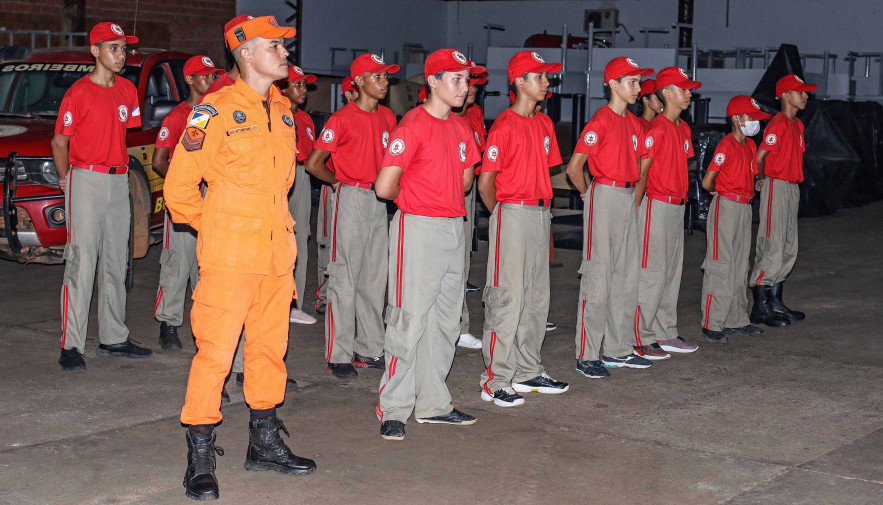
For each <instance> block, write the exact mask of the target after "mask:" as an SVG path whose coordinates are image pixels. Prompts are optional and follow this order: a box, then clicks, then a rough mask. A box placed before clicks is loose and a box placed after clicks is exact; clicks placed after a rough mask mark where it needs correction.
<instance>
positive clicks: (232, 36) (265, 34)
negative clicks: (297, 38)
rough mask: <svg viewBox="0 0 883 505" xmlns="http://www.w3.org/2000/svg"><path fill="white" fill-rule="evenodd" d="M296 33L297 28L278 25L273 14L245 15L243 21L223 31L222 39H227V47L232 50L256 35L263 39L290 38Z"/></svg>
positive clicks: (231, 22)
mask: <svg viewBox="0 0 883 505" xmlns="http://www.w3.org/2000/svg"><path fill="white" fill-rule="evenodd" d="M240 17H241V16H237V17H236V18H233V19H232V20H230V21H229V22H228V23H227V25H231V24H233V21H235V20H236V19H237V18H240ZM296 33H297V30H295V29H294V28H292V27H290V26H279V23H278V22H277V21H276V17H275V16H261V17H257V18H255V17H251V16H246V19H245V21H240V22H239V23H236V24H233V26H231V27H230V28H228V29H227V30H226V31H225V32H224V39H225V40H226V41H227V47H229V48H230V50H231V51H232V50H233V49H236V48H237V47H239V46H241V45H242V44H245V43H246V42H248V41H249V40H252V39H254V38H257V37H261V38H264V39H278V38H279V37H282V38H290V37H294V35H295V34H296Z"/></svg>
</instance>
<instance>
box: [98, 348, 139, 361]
mask: <svg viewBox="0 0 883 505" xmlns="http://www.w3.org/2000/svg"><path fill="white" fill-rule="evenodd" d="M150 354H153V353H150ZM150 354H132V353H130V352H114V351H105V350H104V349H96V350H95V355H96V356H101V357H104V358H132V359H141V358H147V357H149V356H150Z"/></svg>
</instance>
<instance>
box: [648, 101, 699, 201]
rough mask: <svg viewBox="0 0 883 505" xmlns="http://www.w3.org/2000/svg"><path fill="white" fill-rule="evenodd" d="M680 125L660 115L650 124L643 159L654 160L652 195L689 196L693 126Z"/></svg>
mask: <svg viewBox="0 0 883 505" xmlns="http://www.w3.org/2000/svg"><path fill="white" fill-rule="evenodd" d="M680 123H681V124H679V125H677V124H674V123H672V122H671V121H669V120H668V118H666V117H665V116H662V115H659V116H656V117H655V118H653V121H651V122H650V124H651V128H650V131H649V132H647V136H646V137H645V138H644V153H643V154H642V155H641V157H642V158H653V164H652V165H650V173H649V174H648V176H647V189H646V193H647V194H648V195H656V196H671V197H674V198H680V199H683V198H686V197H687V185H688V179H687V159H689V158H692V157H693V142H691V138H692V137H691V132H690V127H689V126H687V123H686V122H684V121H681V122H680Z"/></svg>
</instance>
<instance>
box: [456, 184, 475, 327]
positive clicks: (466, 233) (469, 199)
mask: <svg viewBox="0 0 883 505" xmlns="http://www.w3.org/2000/svg"><path fill="white" fill-rule="evenodd" d="M476 193H478V188H477V187H476V185H475V184H473V185H472V189H471V190H470V191H469V192H468V193H466V219H464V220H463V240H464V241H465V242H466V262H465V263H464V264H463V274H464V276H465V278H466V281H469V269H470V267H471V266H472V234H473V232H474V230H475V198H476ZM463 289H466V285H465V284H464V285H463ZM460 333H469V307H467V306H466V296H463V312H462V313H461V314H460Z"/></svg>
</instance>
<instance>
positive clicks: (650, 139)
mask: <svg viewBox="0 0 883 505" xmlns="http://www.w3.org/2000/svg"><path fill="white" fill-rule="evenodd" d="M651 147H653V137H647V138H645V139H644V148H645V149H650V148H651Z"/></svg>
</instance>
